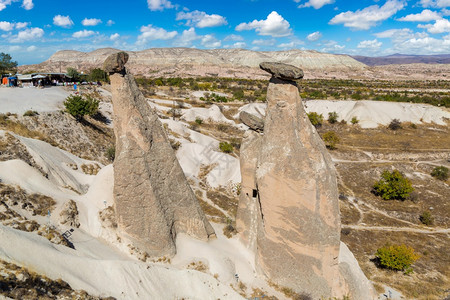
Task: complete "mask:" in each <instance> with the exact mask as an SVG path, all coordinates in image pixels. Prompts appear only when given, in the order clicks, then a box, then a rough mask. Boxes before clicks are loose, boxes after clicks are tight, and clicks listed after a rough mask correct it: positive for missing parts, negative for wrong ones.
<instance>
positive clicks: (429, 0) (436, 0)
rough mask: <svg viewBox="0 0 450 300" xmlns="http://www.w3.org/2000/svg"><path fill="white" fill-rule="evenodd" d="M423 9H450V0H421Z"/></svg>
mask: <svg viewBox="0 0 450 300" xmlns="http://www.w3.org/2000/svg"><path fill="white" fill-rule="evenodd" d="M420 4H421V5H422V6H423V7H436V8H445V7H450V0H420Z"/></svg>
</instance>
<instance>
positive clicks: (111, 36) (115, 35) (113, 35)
mask: <svg viewBox="0 0 450 300" xmlns="http://www.w3.org/2000/svg"><path fill="white" fill-rule="evenodd" d="M119 37H120V34H118V33H114V34H111V35H110V36H109V39H110V40H111V41H115V40H117V39H118V38H119Z"/></svg>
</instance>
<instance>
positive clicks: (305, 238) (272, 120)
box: [236, 64, 351, 299]
mask: <svg viewBox="0 0 450 300" xmlns="http://www.w3.org/2000/svg"><path fill="white" fill-rule="evenodd" d="M261 67H262V68H263V69H265V70H266V71H268V72H270V73H271V74H272V78H271V80H270V83H269V87H268V91H267V106H268V107H267V113H266V118H265V122H264V134H258V133H256V132H252V131H249V132H247V133H246V136H245V137H244V142H243V145H242V147H241V173H242V192H241V196H240V197H241V198H240V202H239V208H238V216H237V220H236V223H237V229H238V231H239V232H240V234H241V239H242V240H243V242H244V243H245V244H246V245H247V247H249V248H250V249H251V250H252V251H254V252H255V254H256V260H257V262H256V264H257V265H258V266H259V267H260V271H261V272H262V273H264V274H265V275H266V276H267V277H268V278H270V279H271V280H273V281H274V282H276V283H277V284H279V285H281V286H286V287H289V288H292V289H294V290H295V291H297V292H302V293H308V294H310V295H312V296H313V297H314V299H317V298H320V297H332V296H343V295H345V294H346V293H348V292H350V289H351V288H350V287H349V286H348V284H347V283H346V281H345V280H344V278H343V276H341V274H340V269H339V260H338V257H339V249H340V215H339V206H338V190H337V181H336V171H335V168H334V166H333V163H332V161H331V157H330V155H329V154H328V152H327V150H326V148H325V145H324V144H323V142H322V140H321V139H320V137H319V135H318V134H317V132H316V130H315V129H314V128H313V126H312V125H311V123H310V122H309V120H308V117H307V115H306V113H305V110H304V108H303V104H302V101H301V99H300V96H299V92H298V88H297V84H296V82H295V80H298V79H300V78H302V77H303V72H302V71H301V70H300V69H298V68H295V67H293V66H288V65H283V64H281V65H280V64H262V66H261Z"/></svg>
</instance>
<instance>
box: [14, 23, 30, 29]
mask: <svg viewBox="0 0 450 300" xmlns="http://www.w3.org/2000/svg"><path fill="white" fill-rule="evenodd" d="M29 24H30V23H28V22H17V23H16V24H15V26H16V29H23V28H25V27H27V26H28V25H29Z"/></svg>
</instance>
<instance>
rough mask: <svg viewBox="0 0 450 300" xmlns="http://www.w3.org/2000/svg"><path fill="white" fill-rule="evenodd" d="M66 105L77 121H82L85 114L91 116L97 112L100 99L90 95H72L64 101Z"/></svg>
mask: <svg viewBox="0 0 450 300" xmlns="http://www.w3.org/2000/svg"><path fill="white" fill-rule="evenodd" d="M64 106H65V107H66V110H67V112H68V113H69V114H71V115H72V116H73V117H75V119H77V121H81V120H82V119H83V118H84V116H86V115H88V116H91V115H93V114H95V113H96V112H97V109H98V106H99V101H98V100H96V99H94V98H92V97H91V96H90V95H84V96H80V95H70V96H68V97H67V98H66V100H65V101H64Z"/></svg>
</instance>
